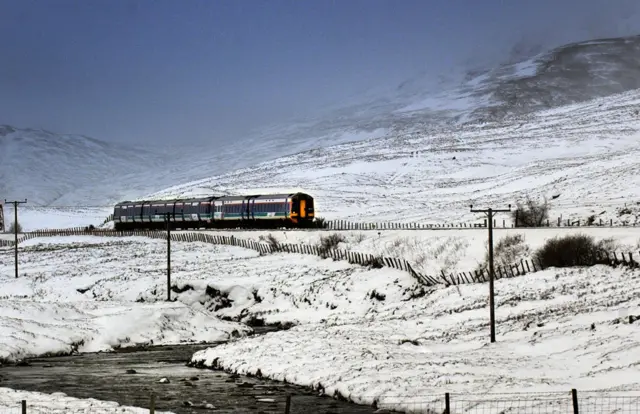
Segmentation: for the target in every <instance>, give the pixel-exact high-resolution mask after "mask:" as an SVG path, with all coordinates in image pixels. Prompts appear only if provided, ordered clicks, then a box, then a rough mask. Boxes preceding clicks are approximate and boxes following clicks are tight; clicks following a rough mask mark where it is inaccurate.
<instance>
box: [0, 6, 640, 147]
mask: <svg viewBox="0 0 640 414" xmlns="http://www.w3.org/2000/svg"><path fill="white" fill-rule="evenodd" d="M637 3H640V2H637V1H629V0H537V1H525V0H511V1H506V0H504V1H502V0H431V1H427V0H388V1H382V0H349V1H342V0H340V1H331V0H322V1H321V0H315V1H305V2H301V1H294V0H290V1H279V0H270V1H255V0H226V1H225V0H188V1H187V0H185V1H180V0H175V1H169V0H154V1H150V0H149V1H143V0H137V1H133V0H113V1H107V0H104V1H97V0H76V1H71V0H40V1H34V0H0V56H2V61H1V62H2V63H1V64H0V124H3V123H4V124H10V125H14V126H18V127H35V128H38V127H41V128H45V129H50V130H53V131H56V132H61V133H65V132H66V133H79V134H85V135H90V136H92V137H95V138H99V139H103V140H106V141H118V142H124V141H130V142H132V143H135V144H137V145H148V146H155V145H162V144H164V143H172V144H174V145H175V144H176V143H178V144H180V143H188V144H196V143H214V142H221V141H226V140H232V139H237V138H240V137H242V136H243V135H244V134H246V132H247V131H248V130H250V129H251V128H258V127H259V126H260V125H264V124H267V123H277V122H281V121H285V120H286V119H288V118H289V117H293V116H299V115H309V114H314V113H315V112H316V111H317V110H318V109H319V108H321V107H322V106H324V105H327V104H335V103H336V102H340V101H342V100H344V99H346V98H348V97H352V96H354V94H358V93H360V92H362V91H366V90H367V89H368V88H372V87H380V86H386V85H388V86H391V85H396V84H399V83H400V82H402V81H403V80H405V79H407V78H410V77H412V76H414V75H415V74H416V73H421V72H426V73H433V74H438V73H442V72H446V71H448V70H450V68H451V66H452V65H459V64H460V62H466V61H469V60H470V61H472V62H478V61H483V62H486V61H492V60H495V59H499V58H505V57H506V56H508V54H509V51H510V50H511V49H512V47H513V46H514V45H515V44H518V43H520V44H521V45H524V46H525V47H529V46H531V45H534V46H535V45H538V44H540V45H543V46H549V45H555V44H560V43H564V42H566V41H572V40H581V39H586V38H590V37H600V36H617V35H628V34H636V33H638V32H640V19H638V17H639V16H640V14H638V11H639V10H640V4H637Z"/></svg>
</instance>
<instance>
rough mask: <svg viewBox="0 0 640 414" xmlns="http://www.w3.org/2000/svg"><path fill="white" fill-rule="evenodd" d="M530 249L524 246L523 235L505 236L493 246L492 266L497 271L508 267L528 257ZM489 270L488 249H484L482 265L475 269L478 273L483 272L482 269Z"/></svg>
mask: <svg viewBox="0 0 640 414" xmlns="http://www.w3.org/2000/svg"><path fill="white" fill-rule="evenodd" d="M530 253H531V249H530V248H529V246H528V245H527V244H525V240H524V235H522V234H514V235H511V236H506V237H503V238H502V239H500V241H499V242H498V243H497V244H495V245H494V246H493V264H494V267H495V269H496V271H497V269H498V268H499V267H509V266H511V265H513V264H515V263H516V262H518V261H519V260H520V259H524V258H526V257H528V256H529V254H530ZM488 268H489V249H488V248H487V249H486V253H485V257H484V263H483V264H481V265H479V267H478V268H477V269H476V271H478V272H484V269H488Z"/></svg>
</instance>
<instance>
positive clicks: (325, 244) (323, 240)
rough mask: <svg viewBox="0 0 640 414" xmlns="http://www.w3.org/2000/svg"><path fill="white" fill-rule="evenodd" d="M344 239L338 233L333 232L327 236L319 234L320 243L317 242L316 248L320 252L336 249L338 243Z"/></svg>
mask: <svg viewBox="0 0 640 414" xmlns="http://www.w3.org/2000/svg"><path fill="white" fill-rule="evenodd" d="M344 241H345V238H344V236H343V235H342V234H340V233H333V234H330V235H328V236H321V237H320V243H318V250H320V252H322V253H326V252H328V251H329V250H333V249H336V248H337V247H338V245H339V244H340V243H342V242H344Z"/></svg>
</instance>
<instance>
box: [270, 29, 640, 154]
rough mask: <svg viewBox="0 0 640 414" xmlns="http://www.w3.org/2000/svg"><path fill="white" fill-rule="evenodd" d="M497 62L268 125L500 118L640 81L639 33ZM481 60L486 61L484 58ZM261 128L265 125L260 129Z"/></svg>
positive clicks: (290, 130)
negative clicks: (312, 116) (290, 121)
mask: <svg viewBox="0 0 640 414" xmlns="http://www.w3.org/2000/svg"><path fill="white" fill-rule="evenodd" d="M538 50H539V48H531V50H526V51H520V52H521V53H517V54H514V57H512V59H511V61H510V62H508V63H504V64H500V65H495V66H494V67H488V68H486V67H484V68H474V67H472V66H471V65H469V66H467V67H463V66H460V67H452V68H451V70H450V71H449V73H447V74H446V76H438V77H435V78H434V77H433V75H432V74H430V73H424V74H421V75H418V76H416V77H414V78H411V79H407V80H406V81H405V82H403V83H401V84H400V85H398V86H397V88H395V89H394V90H388V91H386V92H383V93H382V92H381V93H377V94H373V93H372V94H369V95H368V96H366V98H362V99H354V100H353V102H351V103H349V104H346V105H342V106H335V107H334V108H332V109H331V111H328V112H327V113H325V114H324V115H323V116H321V117H317V118H315V119H306V120H304V121H300V122H299V123H297V125H295V126H292V125H290V124H288V125H283V126H280V127H272V128H271V129H270V131H269V133H268V134H269V136H272V137H274V138H275V139H279V140H281V141H283V142H285V141H288V140H296V139H300V137H316V138H317V139H321V138H322V137H325V136H331V135H336V134H339V133H340V132H341V131H345V130H348V131H350V132H351V133H352V134H356V133H359V132H366V131H376V130H378V131H382V130H385V131H400V130H403V129H404V128H406V127H413V126H415V124H416V123H421V124H423V125H424V127H425V128H431V129H433V130H434V131H435V130H439V129H441V128H443V127H448V126H452V125H457V124H461V123H475V122H486V121H492V122H495V121H500V120H503V119H505V118H507V117H510V116H523V115H526V114H529V113H532V112H535V111H539V110H544V109H552V108H556V107H559V106H563V105H567V104H572V103H580V102H585V101H588V100H591V99H594V98H600V97H606V96H610V95H613V94H616V93H621V92H626V91H630V90H633V89H637V88H640V36H631V37H621V38H613V39H595V40H589V41H584V42H579V43H571V44H567V45H563V46H560V47H556V48H554V49H551V50H548V51H544V52H540V53H537V54H536V55H534V56H528V57H526V58H523V57H522V56H527V55H528V54H529V53H532V52H534V51H538ZM485 66H486V65H485ZM261 132H262V131H261Z"/></svg>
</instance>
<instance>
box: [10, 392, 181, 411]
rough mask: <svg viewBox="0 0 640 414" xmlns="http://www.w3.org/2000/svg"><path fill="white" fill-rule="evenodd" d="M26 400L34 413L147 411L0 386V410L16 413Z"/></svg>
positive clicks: (62, 394)
mask: <svg viewBox="0 0 640 414" xmlns="http://www.w3.org/2000/svg"><path fill="white" fill-rule="evenodd" d="M23 400H24V401H26V402H27V412H28V413H30V414H31V413H34V414H50V413H60V414H62V413H64V414H67V413H73V414H76V413H77V414H80V413H96V414H112V413H115V412H118V413H123V414H129V413H130V414H142V413H148V412H149V410H148V409H145V408H138V407H129V406H125V405H120V404H118V403H115V402H110V401H100V400H96V399H93V398H86V399H78V398H73V397H69V396H67V395H66V394H64V393H62V392H56V393H52V394H44V393H40V392H32V391H16V390H12V389H10V388H0V411H2V412H3V413H7V414H9V413H15V414H18V413H20V412H22V411H21V401H23ZM156 413H158V414H161V413H162V414H170V413H171V411H156Z"/></svg>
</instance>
